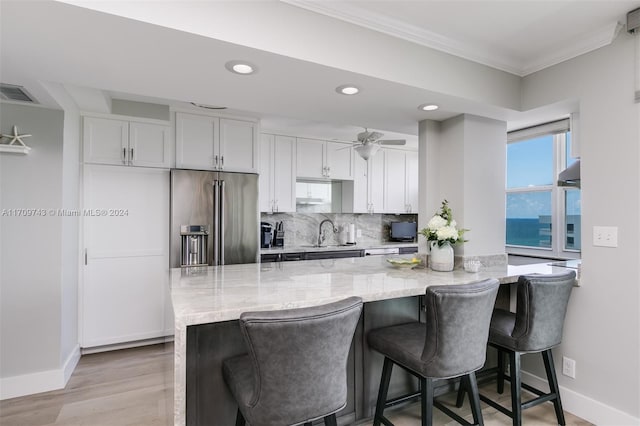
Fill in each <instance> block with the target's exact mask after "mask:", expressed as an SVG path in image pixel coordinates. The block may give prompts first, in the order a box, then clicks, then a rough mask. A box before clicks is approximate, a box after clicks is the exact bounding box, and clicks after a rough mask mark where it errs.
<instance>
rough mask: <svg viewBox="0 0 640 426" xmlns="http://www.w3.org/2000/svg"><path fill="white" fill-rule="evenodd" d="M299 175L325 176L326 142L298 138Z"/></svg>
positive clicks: (307, 176)
mask: <svg viewBox="0 0 640 426" xmlns="http://www.w3.org/2000/svg"><path fill="white" fill-rule="evenodd" d="M297 145H298V148H297V152H298V153H297V161H296V167H297V176H298V177H300V178H312V179H313V178H315V179H318V178H320V179H322V178H325V177H326V176H325V175H326V172H325V164H324V150H325V142H324V141H320V140H316V139H304V138H298V141H297Z"/></svg>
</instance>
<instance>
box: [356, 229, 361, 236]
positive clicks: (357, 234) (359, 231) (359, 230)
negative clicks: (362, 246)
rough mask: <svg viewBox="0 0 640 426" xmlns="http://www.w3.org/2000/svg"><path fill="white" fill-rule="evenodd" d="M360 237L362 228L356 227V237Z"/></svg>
mask: <svg viewBox="0 0 640 426" xmlns="http://www.w3.org/2000/svg"><path fill="white" fill-rule="evenodd" d="M361 237H362V229H358V230H357V231H356V238H361Z"/></svg>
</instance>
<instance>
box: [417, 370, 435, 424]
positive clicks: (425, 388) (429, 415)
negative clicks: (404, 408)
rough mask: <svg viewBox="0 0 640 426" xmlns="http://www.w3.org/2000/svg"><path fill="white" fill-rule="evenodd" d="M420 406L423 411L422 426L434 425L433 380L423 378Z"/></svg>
mask: <svg viewBox="0 0 640 426" xmlns="http://www.w3.org/2000/svg"><path fill="white" fill-rule="evenodd" d="M420 385H421V386H422V392H420V406H421V411H422V426H431V425H432V424H433V380H432V379H429V378H426V379H425V378H421V379H420Z"/></svg>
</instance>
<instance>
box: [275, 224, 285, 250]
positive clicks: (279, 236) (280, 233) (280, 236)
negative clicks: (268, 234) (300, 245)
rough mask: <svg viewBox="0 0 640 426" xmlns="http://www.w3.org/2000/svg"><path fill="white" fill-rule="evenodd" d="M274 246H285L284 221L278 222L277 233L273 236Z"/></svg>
mask: <svg viewBox="0 0 640 426" xmlns="http://www.w3.org/2000/svg"><path fill="white" fill-rule="evenodd" d="M273 246H274V247H284V226H283V224H282V222H277V223H276V229H275V235H274V236H273Z"/></svg>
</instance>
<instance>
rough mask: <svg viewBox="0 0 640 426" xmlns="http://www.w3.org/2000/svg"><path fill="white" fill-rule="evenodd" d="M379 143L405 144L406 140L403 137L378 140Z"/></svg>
mask: <svg viewBox="0 0 640 426" xmlns="http://www.w3.org/2000/svg"><path fill="white" fill-rule="evenodd" d="M378 143H380V144H381V145H406V144H407V141H405V140H404V139H388V140H384V141H378Z"/></svg>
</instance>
